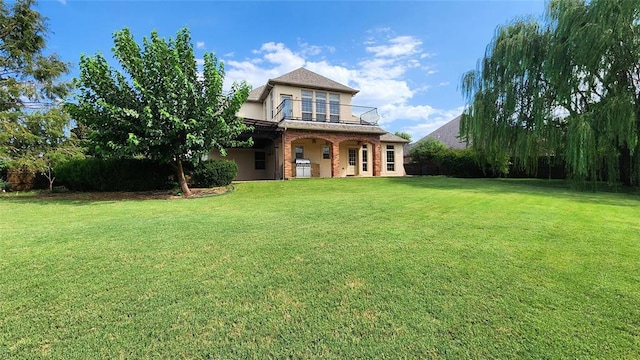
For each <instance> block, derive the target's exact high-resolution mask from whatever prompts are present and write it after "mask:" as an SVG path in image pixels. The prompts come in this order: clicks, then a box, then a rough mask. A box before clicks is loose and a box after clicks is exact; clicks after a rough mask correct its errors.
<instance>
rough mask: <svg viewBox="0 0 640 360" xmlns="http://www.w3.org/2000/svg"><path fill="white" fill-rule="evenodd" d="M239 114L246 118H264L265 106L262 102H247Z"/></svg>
mask: <svg viewBox="0 0 640 360" xmlns="http://www.w3.org/2000/svg"><path fill="white" fill-rule="evenodd" d="M237 115H238V116H239V117H242V118H246V119H257V120H264V107H263V106H262V104H260V103H254V102H245V103H244V104H242V106H241V107H240V110H238V114H237Z"/></svg>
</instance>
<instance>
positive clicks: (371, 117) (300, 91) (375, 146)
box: [209, 68, 407, 180]
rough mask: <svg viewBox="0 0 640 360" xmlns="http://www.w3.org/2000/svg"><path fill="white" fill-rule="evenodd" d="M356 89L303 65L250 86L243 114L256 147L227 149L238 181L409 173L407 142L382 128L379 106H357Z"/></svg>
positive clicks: (240, 114) (218, 156)
mask: <svg viewBox="0 0 640 360" xmlns="http://www.w3.org/2000/svg"><path fill="white" fill-rule="evenodd" d="M357 93H358V90H355V89H352V88H350V87H348V86H345V85H342V84H340V83H337V82H335V81H333V80H331V79H328V78H326V77H324V76H321V75H319V74H316V73H314V72H312V71H310V70H307V69H304V68H300V69H297V70H294V71H292V72H290V73H287V74H285V75H282V76H280V77H277V78H275V79H269V81H268V82H267V84H266V85H264V86H260V87H258V88H256V89H254V90H252V91H251V93H250V94H249V97H248V99H247V101H246V102H245V104H244V105H243V106H242V108H241V109H240V111H239V112H238V116H240V117H242V118H243V119H244V122H245V124H247V125H251V126H252V127H253V128H254V130H253V131H252V132H250V133H246V134H243V137H245V138H248V137H252V138H253V146H252V147H251V148H231V149H228V150H227V156H226V159H230V160H234V161H235V162H236V163H237V164H238V176H237V178H236V180H261V179H291V178H296V177H298V178H300V177H326V178H329V177H347V176H360V177H368V176H403V175H405V172H404V166H403V157H404V155H403V145H404V144H405V143H407V141H406V140H405V139H403V138H400V137H398V136H396V135H393V134H391V133H388V132H386V131H385V130H383V129H381V128H380V127H379V126H378V120H379V115H378V111H377V109H376V108H372V107H363V106H356V105H352V103H351V99H352V98H353V97H354V95H356V94H357ZM209 158H211V159H219V158H221V157H220V154H219V153H217V151H212V152H211V153H210V154H209Z"/></svg>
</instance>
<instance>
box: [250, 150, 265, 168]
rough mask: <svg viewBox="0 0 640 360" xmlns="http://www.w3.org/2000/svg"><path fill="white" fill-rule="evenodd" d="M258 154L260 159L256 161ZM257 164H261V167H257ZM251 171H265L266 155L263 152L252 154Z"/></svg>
mask: <svg viewBox="0 0 640 360" xmlns="http://www.w3.org/2000/svg"><path fill="white" fill-rule="evenodd" d="M258 154H262V159H258ZM258 164H262V167H259V166H258ZM253 169H254V170H267V153H266V152H265V151H254V152H253Z"/></svg>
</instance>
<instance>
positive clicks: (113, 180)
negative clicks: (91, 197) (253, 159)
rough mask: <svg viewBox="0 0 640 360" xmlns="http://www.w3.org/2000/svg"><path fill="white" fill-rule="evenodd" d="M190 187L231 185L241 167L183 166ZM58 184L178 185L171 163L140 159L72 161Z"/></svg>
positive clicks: (99, 187)
mask: <svg viewBox="0 0 640 360" xmlns="http://www.w3.org/2000/svg"><path fill="white" fill-rule="evenodd" d="M184 169H185V173H186V175H187V178H188V179H189V178H191V179H192V181H190V185H191V186H196V187H214V186H225V185H229V184H230V183H231V182H232V181H233V179H235V177H236V175H237V173H238V166H237V165H236V163H235V162H233V161H229V160H208V161H203V162H201V163H200V164H198V166H196V167H195V168H194V167H193V166H191V165H190V164H185V166H184ZM54 172H55V176H56V184H57V185H64V186H65V187H66V188H67V189H69V190H73V191H148V190H164V189H171V188H174V187H176V186H177V182H176V180H175V179H176V176H175V171H174V169H173V168H172V167H171V166H170V165H168V164H160V163H157V162H154V161H151V160H138V159H109V160H103V159H96V158H87V159H82V160H72V161H69V162H66V163H64V164H61V165H59V166H57V167H56V168H55V169H54Z"/></svg>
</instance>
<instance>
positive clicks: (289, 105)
mask: <svg viewBox="0 0 640 360" xmlns="http://www.w3.org/2000/svg"><path fill="white" fill-rule="evenodd" d="M280 101H281V102H282V117H283V119H285V120H287V119H292V118H293V97H291V95H280Z"/></svg>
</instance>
